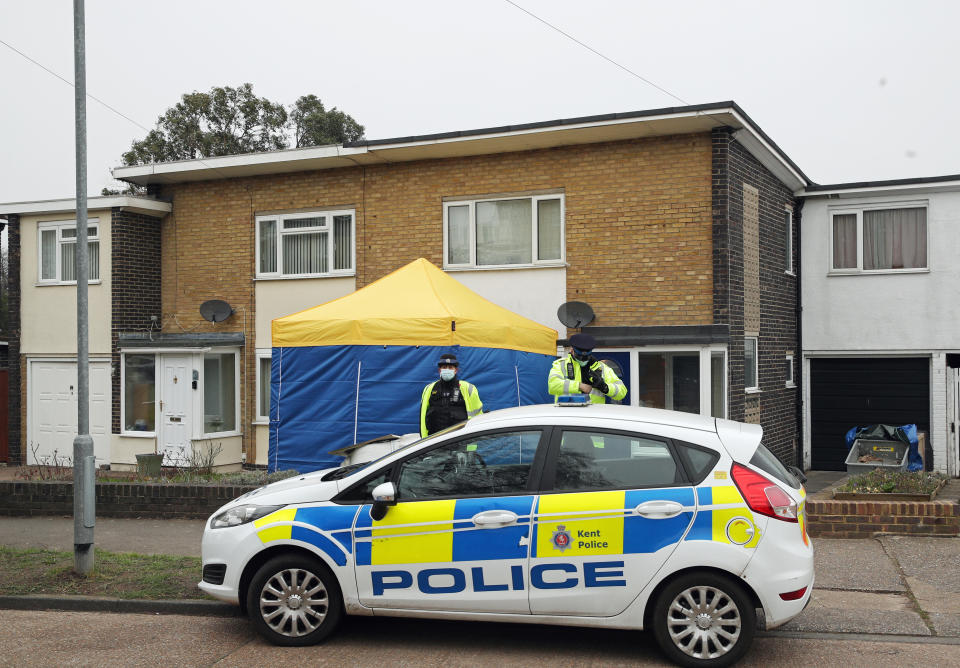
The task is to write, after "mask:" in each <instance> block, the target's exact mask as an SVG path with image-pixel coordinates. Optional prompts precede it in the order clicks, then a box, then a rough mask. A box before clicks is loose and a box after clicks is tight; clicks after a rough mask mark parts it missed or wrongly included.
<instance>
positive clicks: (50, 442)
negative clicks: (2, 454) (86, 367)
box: [26, 361, 110, 466]
mask: <svg viewBox="0 0 960 668" xmlns="http://www.w3.org/2000/svg"><path fill="white" fill-rule="evenodd" d="M27 384H28V387H27V392H28V393H29V401H28V404H27V410H28V413H29V414H28V415H27V423H28V425H29V432H28V434H27V438H28V442H27V444H26V452H27V463H28V464H43V463H46V464H53V463H54V461H53V460H54V459H57V460H59V462H60V463H72V462H73V439H74V438H75V437H76V435H77V363H76V362H40V361H34V362H31V363H30V373H29V377H28V381H27ZM90 435H91V436H92V437H93V454H94V456H95V457H96V460H97V466H100V465H101V464H109V463H110V363H109V362H91V363H90ZM64 460H68V461H67V462H64Z"/></svg>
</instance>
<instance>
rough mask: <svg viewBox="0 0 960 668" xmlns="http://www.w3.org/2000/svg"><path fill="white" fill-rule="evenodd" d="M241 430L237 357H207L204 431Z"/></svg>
mask: <svg viewBox="0 0 960 668" xmlns="http://www.w3.org/2000/svg"><path fill="white" fill-rule="evenodd" d="M236 428H237V354H236V353H232V352H231V353H206V354H204V356H203V431H204V433H206V434H216V433H219V432H228V431H235V430H236Z"/></svg>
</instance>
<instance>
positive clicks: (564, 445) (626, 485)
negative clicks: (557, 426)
mask: <svg viewBox="0 0 960 668" xmlns="http://www.w3.org/2000/svg"><path fill="white" fill-rule="evenodd" d="M680 482H683V477H682V475H681V473H680V469H679V468H678V467H677V462H676V460H675V459H674V458H673V454H672V453H671V452H670V447H669V446H668V445H667V443H666V441H662V440H658V439H653V438H648V437H643V436H630V435H625V434H611V433H606V432H591V431H574V430H565V431H563V433H562V435H561V440H560V450H559V453H558V455H557V463H556V475H555V478H554V485H553V489H554V490H555V491H563V490H578V491H579V490H600V489H634V488H641V487H666V486H670V485H675V484H678V483H680Z"/></svg>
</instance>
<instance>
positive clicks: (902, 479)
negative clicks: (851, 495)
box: [837, 468, 946, 494]
mask: <svg viewBox="0 0 960 668" xmlns="http://www.w3.org/2000/svg"><path fill="white" fill-rule="evenodd" d="M945 480H946V476H944V475H943V474H941V473H935V472H930V473H928V472H925V471H903V470H900V469H896V470H890V469H883V468H875V469H873V470H872V471H870V472H869V473H862V474H860V475H855V476H851V477H850V478H849V479H848V480H847V482H846V484H844V485H843V486H842V487H838V488H837V491H838V492H858V493H861V494H864V493H867V494H931V493H933V492H935V491H937V490H938V489H940V486H941V485H942V484H943V483H944V481H945Z"/></svg>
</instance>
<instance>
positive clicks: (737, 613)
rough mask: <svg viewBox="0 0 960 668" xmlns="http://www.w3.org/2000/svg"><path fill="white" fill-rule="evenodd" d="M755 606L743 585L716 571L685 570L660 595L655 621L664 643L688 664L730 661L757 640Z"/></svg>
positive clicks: (665, 648) (673, 655) (671, 653)
mask: <svg viewBox="0 0 960 668" xmlns="http://www.w3.org/2000/svg"><path fill="white" fill-rule="evenodd" d="M755 624H756V612H755V610H754V607H753V603H752V601H750V599H749V597H747V596H746V594H745V593H744V591H743V588H742V587H740V586H739V585H737V584H735V583H734V582H733V581H732V580H730V579H728V578H726V577H723V576H720V575H715V574H713V573H701V574H691V575H686V576H683V577H681V578H679V579H677V580H675V581H674V582H672V583H671V584H670V585H668V586H667V587H666V588H665V589H664V590H663V591H662V592H661V593H660V596H659V597H658V598H657V602H656V607H655V609H654V618H653V627H654V634H655V635H656V638H657V642H658V643H659V644H660V647H661V649H662V650H663V651H664V653H665V654H667V655H668V656H669V657H670V658H672V659H673V660H674V661H676V662H677V663H679V664H681V665H684V666H711V667H716V666H728V665H731V664H733V663H735V662H736V661H738V660H739V659H740V658H741V657H742V656H743V654H744V653H745V652H746V651H747V649H748V648H749V645H750V643H751V642H752V641H753V635H754V626H755Z"/></svg>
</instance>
